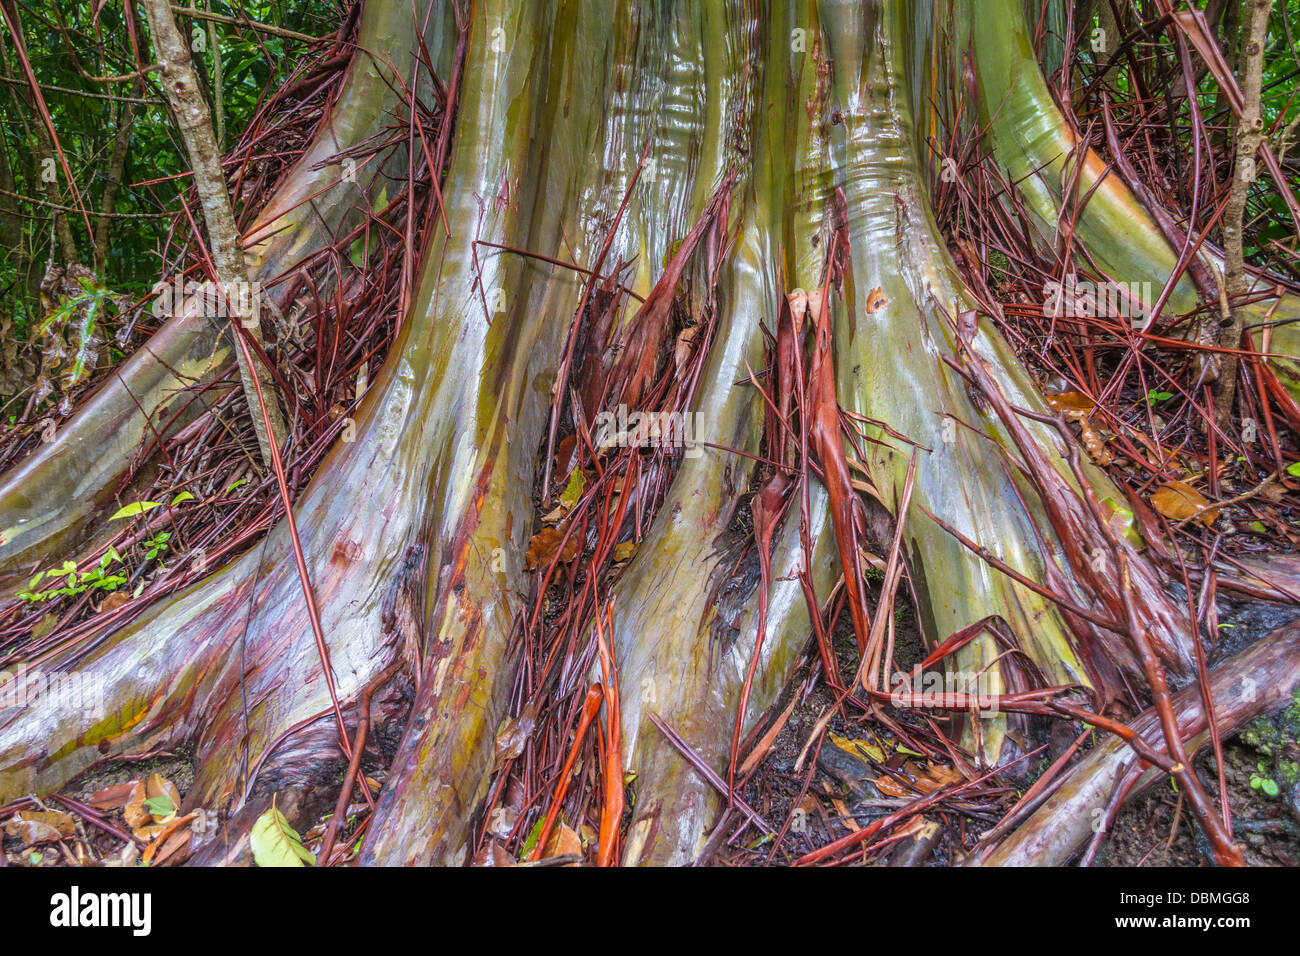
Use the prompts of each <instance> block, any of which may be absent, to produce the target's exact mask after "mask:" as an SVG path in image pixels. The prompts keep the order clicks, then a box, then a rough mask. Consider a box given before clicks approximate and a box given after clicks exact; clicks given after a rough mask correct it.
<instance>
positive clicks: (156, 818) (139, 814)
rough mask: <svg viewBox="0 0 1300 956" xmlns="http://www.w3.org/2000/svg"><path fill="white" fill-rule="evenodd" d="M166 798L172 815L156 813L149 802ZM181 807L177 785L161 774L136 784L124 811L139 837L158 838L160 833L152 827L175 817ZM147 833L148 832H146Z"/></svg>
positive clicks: (151, 775) (153, 775) (124, 815)
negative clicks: (169, 803)
mask: <svg viewBox="0 0 1300 956" xmlns="http://www.w3.org/2000/svg"><path fill="white" fill-rule="evenodd" d="M159 798H166V799H167V800H169V801H170V802H171V812H170V813H161V812H160V813H154V812H153V810H151V809H150V808H149V804H148V801H150V800H157V799H159ZM180 806H181V794H180V791H179V790H177V789H176V785H175V784H174V783H172V782H171V781H170V780H168V779H167V778H166V777H164V776H163V775H162V774H160V773H155V774H150V775H149V779H148V780H144V781H141V782H139V783H136V785H135V786H134V787H132V788H131V796H130V797H129V798H128V800H127V802H126V806H125V807H124V808H123V810H122V816H123V817H124V818H125V820H126V822H127V823H128V824H130V825H131V826H132V827H134V828H135V829H136V830H137V834H136V835H137V836H142V837H146V838H147V837H149V836H156V835H157V833H158V832H159V831H158V830H157V829H154V827H153V826H152V825H154V824H161V823H163V822H165V821H168V820H170V819H171V818H172V817H174V816H175V815H176V813H177V811H179V810H180ZM145 831H147V832H145Z"/></svg>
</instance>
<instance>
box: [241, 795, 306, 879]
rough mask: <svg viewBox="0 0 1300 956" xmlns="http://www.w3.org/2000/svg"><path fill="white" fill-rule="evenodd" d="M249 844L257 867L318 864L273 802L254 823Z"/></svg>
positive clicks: (249, 836)
mask: <svg viewBox="0 0 1300 956" xmlns="http://www.w3.org/2000/svg"><path fill="white" fill-rule="evenodd" d="M248 843H249V846H250V847H251V849H252V851H253V860H254V861H255V862H256V863H257V865H258V866H314V865H315V863H316V857H315V856H313V855H312V853H311V851H310V850H308V849H307V848H306V847H305V846H303V845H302V837H300V836H298V832H297V831H296V830H294V828H293V827H291V826H290V825H289V821H288V820H287V819H285V816H284V814H283V813H281V812H280V811H279V809H278V808H277V807H276V806H275V802H274V800H272V803H271V806H270V808H269V809H267V811H266V812H265V813H263V814H262V815H261V816H260V817H258V818H257V822H256V823H254V824H253V829H252V831H251V832H250V833H249V835H248Z"/></svg>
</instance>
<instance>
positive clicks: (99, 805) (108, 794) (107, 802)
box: [86, 780, 140, 810]
mask: <svg viewBox="0 0 1300 956" xmlns="http://www.w3.org/2000/svg"><path fill="white" fill-rule="evenodd" d="M139 782H140V781H139V780H128V781H127V782H126V783H119V784H116V785H114V786H112V787H105V788H104V789H103V790H96V791H95V792H94V793H93V794H91V796H90V799H89V800H87V801H86V803H88V804H89V805H90V806H92V807H94V808H95V809H96V810H120V809H121V808H122V807H124V806H126V802H127V801H128V800H130V799H131V791H132V790H134V789H135V786H136V784H138V783H139Z"/></svg>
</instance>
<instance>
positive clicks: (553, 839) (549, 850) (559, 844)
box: [542, 823, 582, 866]
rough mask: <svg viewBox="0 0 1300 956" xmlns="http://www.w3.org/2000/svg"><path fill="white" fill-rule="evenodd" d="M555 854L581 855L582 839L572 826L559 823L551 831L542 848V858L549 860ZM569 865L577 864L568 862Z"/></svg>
mask: <svg viewBox="0 0 1300 956" xmlns="http://www.w3.org/2000/svg"><path fill="white" fill-rule="evenodd" d="M556 856H582V839H581V838H580V837H579V836H578V834H577V833H575V832H574V830H573V828H572V827H570V826H568V825H567V824H564V823H561V824H560V825H559V826H557V827H556V828H555V829H554V830H552V831H551V836H550V838H549V839H548V840H547V841H546V846H545V847H544V848H543V849H542V859H543V860H549V859H551V858H552V857H556ZM568 865H569V866H578V865H579V864H577V863H570V864H568Z"/></svg>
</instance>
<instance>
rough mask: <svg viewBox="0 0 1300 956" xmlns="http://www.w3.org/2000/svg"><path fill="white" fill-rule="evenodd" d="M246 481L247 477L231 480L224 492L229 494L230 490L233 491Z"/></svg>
mask: <svg viewBox="0 0 1300 956" xmlns="http://www.w3.org/2000/svg"><path fill="white" fill-rule="evenodd" d="M246 481H248V479H247V478H240V479H239V480H238V481H236V482H232V483H231V485H230V487H229V488H227V489H226V494H230V493H231V492H232V491H234V490H235V489H236V488H238V487H239V486H240V485H242V484H243V483H244V482H246Z"/></svg>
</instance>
